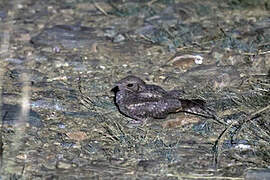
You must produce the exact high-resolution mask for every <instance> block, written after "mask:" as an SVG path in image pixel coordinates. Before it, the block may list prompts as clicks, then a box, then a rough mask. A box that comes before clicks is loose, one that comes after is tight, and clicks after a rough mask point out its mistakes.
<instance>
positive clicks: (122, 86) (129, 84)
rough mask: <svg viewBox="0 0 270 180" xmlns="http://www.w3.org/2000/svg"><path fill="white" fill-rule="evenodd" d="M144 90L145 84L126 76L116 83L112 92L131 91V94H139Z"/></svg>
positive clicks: (133, 77) (135, 78) (134, 77)
mask: <svg viewBox="0 0 270 180" xmlns="http://www.w3.org/2000/svg"><path fill="white" fill-rule="evenodd" d="M144 89H145V82H144V81H143V80H141V79H140V78H138V77H136V76H131V75H130V76H127V77H125V78H124V79H121V80H120V81H118V82H117V83H116V84H115V86H114V88H113V89H112V91H113V92H117V91H122V90H126V91H131V92H140V91H142V90H144Z"/></svg>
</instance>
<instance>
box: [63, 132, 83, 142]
mask: <svg viewBox="0 0 270 180" xmlns="http://www.w3.org/2000/svg"><path fill="white" fill-rule="evenodd" d="M66 135H67V136H68V137H69V138H70V139H73V140H76V141H82V140H84V139H86V138H87V135H86V133H85V132H82V131H76V132H68V133H66Z"/></svg>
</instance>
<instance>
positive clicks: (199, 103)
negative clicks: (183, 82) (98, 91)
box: [112, 76, 205, 122]
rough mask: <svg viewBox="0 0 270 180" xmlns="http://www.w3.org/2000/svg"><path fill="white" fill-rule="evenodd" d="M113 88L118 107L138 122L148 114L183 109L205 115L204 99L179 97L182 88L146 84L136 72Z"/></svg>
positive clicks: (161, 114)
mask: <svg viewBox="0 0 270 180" xmlns="http://www.w3.org/2000/svg"><path fill="white" fill-rule="evenodd" d="M112 91H114V92H115V103H116V105H117V106H118V109H119V111H120V112H121V113H122V114H124V115H126V116H128V117H130V118H132V119H134V120H135V122H143V121H145V120H147V119H149V118H154V119H163V118H166V117H167V116H168V114H170V113H176V112H180V111H183V112H189V113H192V114H198V115H202V116H204V115H203V114H205V113H204V111H205V107H204V105H205V102H204V101H203V100H200V99H192V100H188V99H180V95H181V94H182V91H178V90H172V91H165V90H164V89H163V88H161V87H160V86H156V85H152V84H146V83H145V82H144V81H143V80H141V79H140V78H138V77H136V76H127V77H125V78H124V79H122V80H120V81H119V82H117V83H116V85H115V87H114V88H113V89H112ZM202 113H203V114H202Z"/></svg>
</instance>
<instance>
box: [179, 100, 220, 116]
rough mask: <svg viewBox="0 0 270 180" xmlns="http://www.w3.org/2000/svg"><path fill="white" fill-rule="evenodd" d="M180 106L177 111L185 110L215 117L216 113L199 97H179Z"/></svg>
mask: <svg viewBox="0 0 270 180" xmlns="http://www.w3.org/2000/svg"><path fill="white" fill-rule="evenodd" d="M180 101H181V108H180V109H179V110H178V112H187V113H190V114H194V115H198V116H202V117H206V118H213V119H216V113H215V112H214V111H213V110H211V109H209V108H207V107H206V102H205V101H204V100H201V99H190V100H189V99H180Z"/></svg>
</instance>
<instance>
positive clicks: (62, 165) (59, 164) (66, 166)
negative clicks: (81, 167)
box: [56, 161, 72, 169]
mask: <svg viewBox="0 0 270 180" xmlns="http://www.w3.org/2000/svg"><path fill="white" fill-rule="evenodd" d="M56 167H57V168H59V169H70V168H71V167H72V164H70V163H66V162H63V161H58V162H57V164H56Z"/></svg>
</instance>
